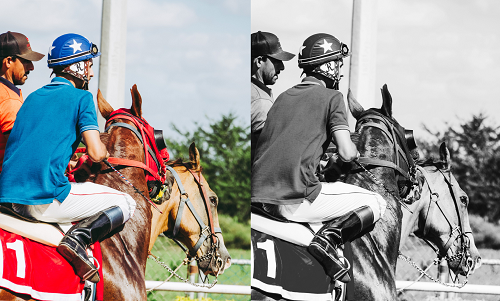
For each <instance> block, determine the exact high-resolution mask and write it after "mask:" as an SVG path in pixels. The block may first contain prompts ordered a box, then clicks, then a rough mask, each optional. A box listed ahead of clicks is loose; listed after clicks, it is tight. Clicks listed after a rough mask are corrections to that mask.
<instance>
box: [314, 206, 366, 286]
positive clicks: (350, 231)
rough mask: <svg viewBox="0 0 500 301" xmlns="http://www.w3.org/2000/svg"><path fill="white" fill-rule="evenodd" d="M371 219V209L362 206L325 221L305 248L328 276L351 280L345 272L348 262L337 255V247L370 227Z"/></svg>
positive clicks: (347, 268)
mask: <svg viewBox="0 0 500 301" xmlns="http://www.w3.org/2000/svg"><path fill="white" fill-rule="evenodd" d="M373 220H374V216H373V211H372V209H371V208H370V207H368V206H363V207H361V208H358V209H356V210H354V211H352V212H350V213H347V214H345V215H343V216H341V217H339V218H338V219H335V220H333V221H330V222H327V223H326V224H324V225H323V227H322V228H321V229H320V230H319V231H318V232H317V233H316V235H315V236H314V238H313V240H312V242H311V244H310V245H309V247H308V248H307V250H308V251H309V252H310V253H311V254H312V255H313V256H314V258H316V259H317V260H318V261H319V262H320V263H321V264H322V265H323V268H324V269H325V272H326V274H327V275H328V276H330V278H332V279H333V280H339V281H342V282H346V283H347V282H349V281H351V279H350V277H349V274H348V273H347V272H348V271H349V264H348V263H344V260H346V259H345V258H340V257H339V255H338V253H337V247H338V246H340V245H342V244H344V243H345V242H347V241H351V240H353V239H354V238H355V237H356V235H358V234H359V233H360V232H362V231H363V230H365V229H366V228H368V227H370V226H371V225H372V224H373Z"/></svg>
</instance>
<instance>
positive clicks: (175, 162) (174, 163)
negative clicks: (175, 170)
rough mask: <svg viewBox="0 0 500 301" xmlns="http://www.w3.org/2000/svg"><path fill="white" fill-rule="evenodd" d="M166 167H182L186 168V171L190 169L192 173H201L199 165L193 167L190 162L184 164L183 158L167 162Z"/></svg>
mask: <svg viewBox="0 0 500 301" xmlns="http://www.w3.org/2000/svg"><path fill="white" fill-rule="evenodd" d="M167 165H168V166H170V167H176V166H184V167H186V168H188V169H192V170H193V171H196V172H201V171H202V167H201V165H198V166H196V165H194V164H193V163H192V162H190V161H187V162H185V161H184V159H183V158H179V159H175V160H169V161H168V162H167Z"/></svg>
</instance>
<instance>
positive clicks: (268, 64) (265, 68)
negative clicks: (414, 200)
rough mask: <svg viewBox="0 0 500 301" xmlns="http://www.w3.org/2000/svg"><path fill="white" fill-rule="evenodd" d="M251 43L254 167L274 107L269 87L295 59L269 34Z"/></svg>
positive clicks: (254, 35) (255, 36)
mask: <svg viewBox="0 0 500 301" xmlns="http://www.w3.org/2000/svg"><path fill="white" fill-rule="evenodd" d="M251 41H252V54H251V55H252V92H251V99H252V103H251V117H252V129H251V131H252V147H251V149H252V163H253V159H254V154H255V147H256V145H257V141H258V139H259V135H260V132H261V131H262V128H263V127H264V123H265V122H266V119H267V112H269V109H270V108H271V106H272V105H273V103H274V98H273V94H272V91H271V89H270V88H268V87H267V85H274V83H276V80H277V79H278V74H279V73H280V71H282V70H284V69H285V66H284V64H283V61H289V60H291V59H292V58H293V57H294V56H295V55H294V54H291V53H289V52H286V51H283V49H281V44H280V42H279V40H278V37H277V36H276V35H274V34H272V33H270V32H263V31H258V32H254V33H252V35H251Z"/></svg>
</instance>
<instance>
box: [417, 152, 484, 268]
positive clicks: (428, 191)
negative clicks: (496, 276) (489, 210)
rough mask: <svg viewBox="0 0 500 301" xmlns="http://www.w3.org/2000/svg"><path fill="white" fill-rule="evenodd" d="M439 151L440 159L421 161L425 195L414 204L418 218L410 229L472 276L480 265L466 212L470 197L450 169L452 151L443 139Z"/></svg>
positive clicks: (450, 266) (423, 193)
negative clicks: (450, 151)
mask: <svg viewBox="0 0 500 301" xmlns="http://www.w3.org/2000/svg"><path fill="white" fill-rule="evenodd" d="M439 152H440V160H439V161H436V160H432V159H430V160H427V161H425V162H423V163H420V164H419V167H418V172H419V177H420V178H423V180H422V181H419V182H420V183H422V186H423V187H422V196H421V199H420V201H419V202H417V203H418V204H414V205H413V206H412V211H414V212H415V213H414V214H418V218H416V221H415V222H414V223H413V225H412V226H413V228H411V229H410V231H412V232H414V233H415V234H416V235H417V236H418V237H420V238H422V239H424V240H426V241H427V242H429V245H431V246H432V248H434V249H435V251H436V252H437V253H438V254H439V256H440V257H442V258H445V259H446V260H447V261H448V266H449V268H450V269H451V270H452V271H453V272H454V273H455V274H461V275H469V274H471V273H472V272H473V271H474V270H475V269H476V268H478V267H479V266H480V265H481V257H480V256H479V252H478V250H477V248H476V245H475V244H474V238H473V237H472V230H471V228H470V224H469V216H468V213H467V206H468V204H469V198H468V197H467V194H466V193H465V192H464V191H463V190H462V189H461V188H460V185H459V184H458V183H457V180H456V179H455V177H454V176H453V174H452V172H451V159H450V153H449V151H448V148H447V147H446V144H445V143H444V142H443V143H442V144H441V146H440V148H439Z"/></svg>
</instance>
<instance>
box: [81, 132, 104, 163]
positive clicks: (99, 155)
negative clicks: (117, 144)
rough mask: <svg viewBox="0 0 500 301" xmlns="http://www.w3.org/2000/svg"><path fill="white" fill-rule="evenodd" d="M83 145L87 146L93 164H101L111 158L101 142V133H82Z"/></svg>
mask: <svg viewBox="0 0 500 301" xmlns="http://www.w3.org/2000/svg"><path fill="white" fill-rule="evenodd" d="M82 137H83V143H85V145H86V146H87V154H88V155H89V158H90V160H92V162H101V161H102V160H104V159H107V158H109V153H108V150H107V149H106V146H105V145H104V143H102V142H101V137H100V136H99V131H96V130H88V131H85V132H83V133H82Z"/></svg>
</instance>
